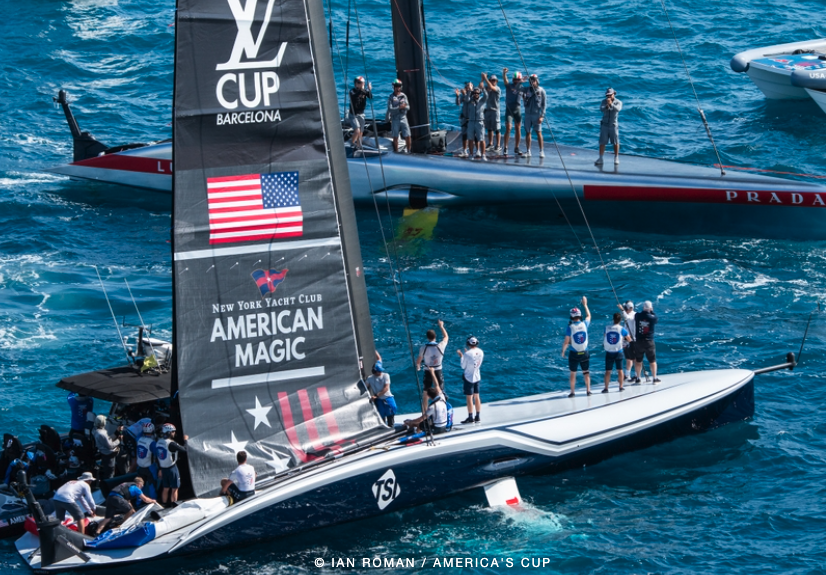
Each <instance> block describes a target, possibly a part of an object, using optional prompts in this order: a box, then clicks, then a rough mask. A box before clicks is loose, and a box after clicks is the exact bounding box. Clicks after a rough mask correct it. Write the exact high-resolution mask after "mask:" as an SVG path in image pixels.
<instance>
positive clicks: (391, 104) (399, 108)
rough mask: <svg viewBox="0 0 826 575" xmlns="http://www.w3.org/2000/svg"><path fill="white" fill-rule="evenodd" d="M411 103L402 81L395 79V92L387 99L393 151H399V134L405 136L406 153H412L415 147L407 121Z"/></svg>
mask: <svg viewBox="0 0 826 575" xmlns="http://www.w3.org/2000/svg"><path fill="white" fill-rule="evenodd" d="M409 109H410V103H409V102H408V101H407V96H406V95H405V94H404V92H402V81H401V80H393V93H392V94H390V98H388V100H387V119H389V120H390V132H391V134H392V136H393V151H394V152H396V153H398V151H399V135H400V134H401V137H402V138H404V144H405V146H406V147H405V150H404V153H405V154H409V153H410V149H411V148H412V147H413V140H412V139H411V138H410V124H408V123H407V112H408V110H409Z"/></svg>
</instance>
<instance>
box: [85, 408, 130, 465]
mask: <svg viewBox="0 0 826 575" xmlns="http://www.w3.org/2000/svg"><path fill="white" fill-rule="evenodd" d="M122 434H123V426H120V427H118V428H117V429H116V430H115V436H114V437H110V436H109V432H108V431H106V416H105V415H98V416H97V417H96V418H95V431H94V432H93V433H92V435H93V436H94V438H95V446H96V447H97V448H98V451H99V452H100V478H101V479H111V478H112V477H114V476H115V458H116V457H117V456H118V451H119V449H120V436H121V435H122Z"/></svg>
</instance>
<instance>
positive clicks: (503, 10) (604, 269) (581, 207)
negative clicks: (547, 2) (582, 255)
mask: <svg viewBox="0 0 826 575" xmlns="http://www.w3.org/2000/svg"><path fill="white" fill-rule="evenodd" d="M498 2H499V8H500V9H501V10H502V16H504V18H505V23H506V24H507V26H508V30H509V31H510V33H511V37H512V38H513V43H514V45H515V46H516V51H517V52H518V53H519V58H520V60H522V65H523V66H524V67H525V71H527V70H528V66H527V63H526V62H525V58H524V56H523V55H522V50H521V49H520V48H519V42H518V41H517V40H516V35H515V34H514V33H513V28H511V25H510V22H509V21H508V16H507V14H506V13H505V7H504V6H503V5H502V0H498ZM545 125H546V126H547V127H548V132H549V133H550V135H551V139H552V140H553V143H554V148H556V153H557V156H559V161H560V163H561V164H562V169H563V170H564V171H565V177H567V178H568V184H569V185H570V186H571V192H572V193H573V195H574V199H576V203H577V206H578V207H579V212H580V213H581V214H582V219H583V220H584V221H585V226H586V227H587V228H588V234H589V235H590V236H591V241H592V242H593V244H594V249H596V251H597V256H599V261H600V264H601V265H602V269H603V271H604V272H605V277H606V278H608V285H610V286H611V291H612V292H613V294H614V299H615V300H616V302H617V305H620V300H619V296H618V295H617V290H616V288H615V287H614V282H613V280H612V279H611V274H610V273H608V266H607V265H605V259H604V258H603V257H602V251H601V250H600V249H599V244H598V243H597V239H596V237H595V236H594V230H592V229H591V224H590V222H588V216H586V215H585V209H584V208H583V206H582V202H580V201H579V194H577V192H576V188H575V187H574V182H573V180H572V179H571V174H570V173H569V172H568V167H567V166H566V165H565V160H564V159H563V158H562V152H561V151H560V149H559V144H558V143H557V141H556V136H555V135H554V131H553V129H552V128H551V122H550V121H549V120H548V117H547V115H546V116H545ZM551 193H552V194H553V190H551ZM553 196H554V199H556V194H553ZM556 203H557V205H559V200H557V202H556ZM560 209H561V206H560ZM562 213H563V214H565V212H564V211H563V212H562ZM565 219H566V220H567V219H568V217H567V216H566V217H565ZM568 225H569V226H570V222H568ZM571 231H573V226H571ZM574 235H576V232H574ZM577 241H579V237H577ZM580 245H581V246H583V247H584V245H583V244H582V242H580Z"/></svg>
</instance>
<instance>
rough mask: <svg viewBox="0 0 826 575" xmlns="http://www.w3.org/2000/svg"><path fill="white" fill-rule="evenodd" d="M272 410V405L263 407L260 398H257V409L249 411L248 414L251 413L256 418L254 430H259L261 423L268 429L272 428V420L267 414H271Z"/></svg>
mask: <svg viewBox="0 0 826 575" xmlns="http://www.w3.org/2000/svg"><path fill="white" fill-rule="evenodd" d="M271 409H272V405H270V406H268V407H263V406H262V405H261V402H260V401H258V396H257V395H256V396H255V409H248V410H247V413H249V414H250V415H251V416H253V417H254V418H255V427H253V430H255V429H258V424H259V423H263V424H264V425H266V426H267V427H270V428H272V425H270V420H269V419H267V413H269V411H270V410H271Z"/></svg>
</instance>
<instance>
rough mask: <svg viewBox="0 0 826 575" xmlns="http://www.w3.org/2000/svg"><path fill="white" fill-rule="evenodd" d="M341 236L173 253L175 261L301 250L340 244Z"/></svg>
mask: <svg viewBox="0 0 826 575" xmlns="http://www.w3.org/2000/svg"><path fill="white" fill-rule="evenodd" d="M340 245H341V238H339V237H334V238H324V239H321V240H297V241H294V242H278V243H271V244H264V245H261V244H258V245H254V246H240V247H235V248H214V249H211V250H195V251H191V252H178V253H176V254H175V261H176V262H179V261H183V260H198V259H203V258H217V257H221V256H236V255H242V254H260V253H266V252H279V251H283V250H302V249H306V248H320V247H324V246H340Z"/></svg>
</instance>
